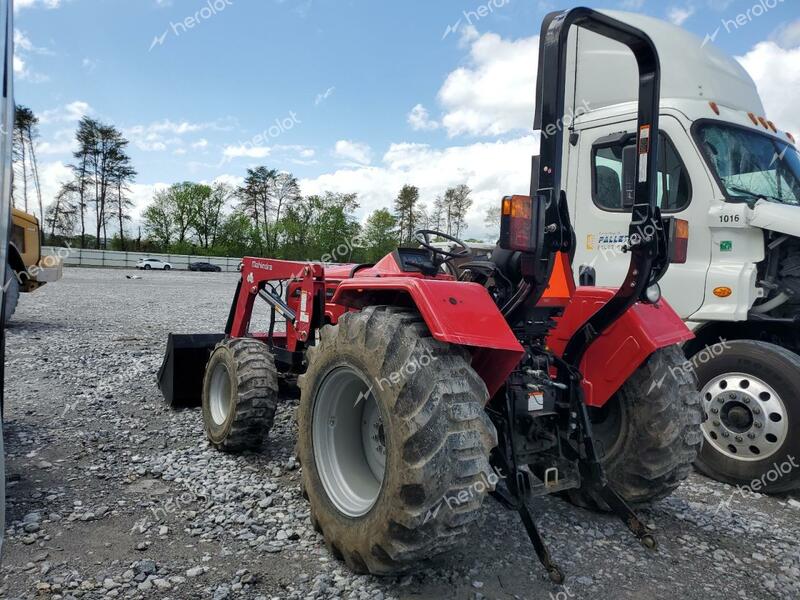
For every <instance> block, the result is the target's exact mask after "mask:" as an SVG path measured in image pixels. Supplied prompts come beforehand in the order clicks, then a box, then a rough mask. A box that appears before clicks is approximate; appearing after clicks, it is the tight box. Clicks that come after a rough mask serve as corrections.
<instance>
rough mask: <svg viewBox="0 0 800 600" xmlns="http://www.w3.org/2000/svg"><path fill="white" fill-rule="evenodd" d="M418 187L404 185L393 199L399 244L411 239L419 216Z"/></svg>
mask: <svg viewBox="0 0 800 600" xmlns="http://www.w3.org/2000/svg"><path fill="white" fill-rule="evenodd" d="M418 204H419V188H417V187H415V186H413V185H404V186H403V189H401V190H400V193H399V194H398V195H397V198H395V201H394V217H395V219H396V221H397V227H398V236H397V237H398V239H399V241H400V243H401V244H405V243H408V242H410V241H411V239H412V238H413V237H414V230H415V229H416V228H417V219H418V218H419V216H420V215H419V207H418Z"/></svg>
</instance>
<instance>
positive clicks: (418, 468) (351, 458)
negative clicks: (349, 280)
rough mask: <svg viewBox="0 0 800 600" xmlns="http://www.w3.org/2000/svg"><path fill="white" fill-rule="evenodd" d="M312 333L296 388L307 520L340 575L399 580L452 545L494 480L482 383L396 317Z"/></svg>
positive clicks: (458, 353)
mask: <svg viewBox="0 0 800 600" xmlns="http://www.w3.org/2000/svg"><path fill="white" fill-rule="evenodd" d="M320 334H321V335H320V339H319V341H318V343H317V345H316V346H314V347H312V348H310V349H309V351H308V370H307V371H306V373H305V374H304V375H303V376H301V378H300V381H299V383H300V388H301V398H300V408H299V414H298V428H299V443H298V448H299V454H300V461H301V464H302V466H303V489H304V490H305V494H306V495H307V497H308V500H309V502H310V505H311V522H312V524H313V526H314V528H315V529H316V530H317V531H318V532H320V533H321V534H322V535H323V536H324V538H325V542H326V544H327V546H328V548H329V549H330V551H331V553H332V554H333V555H334V556H335V557H336V558H337V559H339V560H343V561H344V562H345V563H346V564H347V565H348V567H349V568H350V569H351V570H353V571H355V572H358V573H372V574H375V575H392V574H397V573H402V572H404V571H407V570H408V569H409V568H410V567H412V566H413V565H414V564H415V563H418V562H419V561H422V560H425V559H428V558H431V557H433V556H435V555H438V554H441V553H443V552H446V551H448V550H450V549H451V548H453V547H454V546H455V545H456V544H458V543H459V542H460V541H461V540H462V539H463V535H464V534H465V533H466V531H467V529H468V526H469V525H471V524H473V523H474V522H475V521H476V520H477V519H478V516H479V512H480V508H481V506H482V504H483V500H484V498H485V496H486V495H487V494H488V492H490V491H491V490H493V489H494V486H495V484H496V483H497V476H496V475H495V474H494V473H493V472H492V470H491V467H490V465H489V454H490V452H491V450H492V448H493V447H494V446H496V445H497V434H496V432H495V429H494V426H493V425H492V423H491V421H490V420H489V418H488V415H487V414H486V413H485V411H484V405H485V403H486V401H487V400H488V393H487V390H486V386H485V385H484V383H483V380H481V378H480V377H478V375H477V374H476V373H475V371H474V370H473V369H472V367H471V366H470V357H469V354H468V352H467V351H466V350H464V349H463V348H460V347H457V346H452V345H448V344H445V343H441V342H438V341H436V340H434V339H433V338H432V337H431V335H430V333H429V331H428V329H427V327H426V326H425V324H424V322H423V321H422V319H421V318H420V317H419V315H418V314H417V313H416V312H414V311H411V310H408V309H400V308H395V307H383V306H382V307H368V308H365V309H364V310H363V311H361V312H358V313H346V314H344V315H343V316H342V317H341V318H340V319H339V322H338V324H337V325H327V326H325V327H323V328H322V330H321V331H320Z"/></svg>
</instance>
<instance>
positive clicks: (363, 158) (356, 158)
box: [333, 140, 372, 165]
mask: <svg viewBox="0 0 800 600" xmlns="http://www.w3.org/2000/svg"><path fill="white" fill-rule="evenodd" d="M333 155H334V156H335V157H337V158H341V159H344V160H346V161H349V162H351V163H356V164H359V165H368V164H369V163H371V162H372V149H371V148H370V147H369V146H368V145H367V144H362V143H360V142H353V141H350V140H339V141H338V142H336V146H335V148H334V150H333Z"/></svg>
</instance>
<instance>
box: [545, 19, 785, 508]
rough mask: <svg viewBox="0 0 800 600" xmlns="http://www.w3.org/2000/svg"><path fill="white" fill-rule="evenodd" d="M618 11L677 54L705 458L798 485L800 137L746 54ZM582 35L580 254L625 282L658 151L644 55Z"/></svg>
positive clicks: (686, 255) (761, 478)
mask: <svg viewBox="0 0 800 600" xmlns="http://www.w3.org/2000/svg"><path fill="white" fill-rule="evenodd" d="M609 14H612V16H614V17H616V18H618V19H621V20H624V21H626V22H629V23H630V24H632V25H634V26H635V27H638V28H640V29H642V30H644V31H646V32H647V33H648V35H649V36H650V37H651V38H652V39H653V41H654V42H655V43H656V45H657V47H658V49H659V54H660V56H661V57H662V61H663V64H662V65H661V67H662V81H661V90H662V91H661V98H662V99H661V110H660V135H659V139H658V157H659V158H658V163H659V171H660V174H661V176H660V178H659V184H658V187H659V196H660V207H661V211H662V213H663V216H665V217H673V218H674V219H673V221H672V228H673V232H672V233H673V239H674V247H673V259H674V260H675V261H676V263H677V264H676V263H673V264H672V265H671V267H670V269H669V271H668V272H667V274H666V276H665V277H664V279H663V280H662V281H661V287H662V290H663V294H664V296H665V297H666V298H667V300H668V301H669V303H670V304H671V305H672V306H673V307H674V308H675V309H676V310H677V311H678V312H679V313H680V314H681V315H682V316H683V318H684V319H685V320H686V321H687V322H688V323H689V325H690V327H691V328H692V329H693V330H694V333H695V334H696V336H697V338H696V340H694V341H693V342H690V343H689V344H688V345H687V346H686V348H685V349H686V354H687V357H688V360H689V363H688V364H687V368H689V367H693V368H694V370H695V371H696V373H697V375H698V378H699V385H700V388H701V390H702V392H703V394H702V395H703V401H704V408H705V414H706V421H705V424H704V426H703V430H704V435H705V443H704V447H703V451H702V454H701V456H700V458H699V461H698V463H697V466H698V468H699V469H700V470H701V471H703V472H704V473H706V474H708V475H710V476H712V477H715V478H717V479H719V480H722V481H725V482H728V483H732V484H737V485H747V486H752V487H753V488H754V489H758V490H759V491H767V492H770V493H776V492H783V491H787V490H789V489H793V488H796V487H798V485H800V468H797V462H796V461H797V460H798V458H800V356H798V351H800V154H798V151H797V149H796V147H795V140H794V138H793V137H792V135H791V134H790V133H787V132H784V131H781V129H780V123H773V122H772V121H770V120H769V119H768V118H767V115H766V112H765V110H764V107H763V104H762V101H761V99H760V98H759V95H758V91H757V89H756V86H755V84H754V82H753V80H752V79H751V78H750V76H749V75H748V74H747V72H746V71H745V70H744V69H743V68H742V66H741V65H740V64H739V63H738V62H737V61H735V60H733V59H732V58H730V57H728V56H726V55H725V54H723V53H722V52H720V51H719V50H717V49H716V48H714V47H713V46H712V45H707V44H704V43H703V41H702V40H700V39H699V38H697V37H696V36H694V35H692V34H690V33H688V32H686V31H684V30H683V29H681V28H679V27H676V26H674V25H671V24H668V23H665V22H662V21H658V20H655V19H651V18H648V17H644V16H641V15H634V14H628V13H617V12H615V13H609ZM573 37H574V43H575V44H576V47H577V45H579V46H580V48H581V52H580V56H581V60H580V61H579V62H578V64H574V63H575V60H574V58H573V61H572V62H573V65H572V66H573V68H572V69H571V72H572V73H573V74H574V80H573V81H572V82H571V85H570V87H569V88H568V89H570V90H572V93H571V98H570V101H569V102H568V105H569V104H571V105H572V107H573V110H572V114H568V115H565V119H564V126H565V127H568V128H569V133H570V135H568V136H565V139H566V140H567V141H566V142H565V147H564V160H565V164H567V165H568V168H567V169H565V172H566V173H567V174H566V177H567V178H568V179H569V181H567V182H565V183H564V184H563V189H565V190H569V191H568V194H569V197H568V201H569V205H570V213H571V214H572V215H574V216H573V220H574V226H575V230H576V234H577V238H578V239H577V241H578V244H577V247H578V250H577V253H576V257H575V264H576V265H585V266H586V267H587V268H584V269H583V279H584V283H595V284H596V285H602V286H612V287H615V286H618V285H620V283H621V282H622V281H623V279H624V278H625V274H626V271H627V268H628V265H629V262H630V261H629V257H627V256H626V255H625V252H626V247H627V245H628V244H629V242H630V240H629V239H628V238H629V235H628V234H629V230H628V226H629V222H630V212H631V198H632V195H631V194H630V193H629V191H630V189H631V187H632V186H633V185H635V181H634V180H633V179H635V173H636V169H635V164H636V161H638V160H641V157H642V156H643V155H642V154H641V153H640V152H639V150H637V147H636V144H635V139H636V133H637V132H636V102H635V100H636V93H637V81H636V77H635V73H636V72H637V71H636V66H635V64H634V62H633V57H632V55H631V53H630V52H629V51H628V50H627V49H626V48H624V47H623V46H621V45H617V44H616V43H615V42H611V41H608V40H606V39H603V38H600V37H599V36H597V35H595V34H593V33H591V32H587V31H586V30H583V29H578V30H576V32H575V33H574V34H573ZM573 56H574V55H573ZM609 63H612V64H614V65H615V68H614V69H613V71H614V72H615V73H617V74H618V76H617V77H616V78H615V79H614V80H613V81H609V80H607V79H603V78H600V77H599V76H598V73H608V72H609V68H608V64H609ZM599 65H603V66H604V68H598V66H599ZM542 135H548V133H547V131H544V132H542ZM653 141H654V142H655V140H653ZM645 158H646V155H645ZM642 234H643V235H647V232H646V231H643V232H642ZM660 384H661V382H658V381H654V382H653V383H652V385H653V386H658V385H660ZM594 420H595V421H596V426H597V427H598V428H600V429H602V428H607V427H614V428H622V427H637V426H646V424H637V423H633V422H630V420H629V419H628V420H626V415H624V414H622V413H621V412H620V411H618V410H614V408H613V405H612V406H611V408H610V409H609V410H607V411H605V412H604V413H603V414H596V415H594ZM795 457H798V458H795ZM790 465H791V466H790ZM776 467H777V469H776ZM775 473H777V474H778V475H777V476H776V475H775Z"/></svg>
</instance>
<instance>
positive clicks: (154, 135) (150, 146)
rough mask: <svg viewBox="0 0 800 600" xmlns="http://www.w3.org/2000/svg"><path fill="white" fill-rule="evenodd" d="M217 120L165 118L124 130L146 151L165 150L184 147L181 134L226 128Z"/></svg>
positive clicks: (126, 134)
mask: <svg viewBox="0 0 800 600" xmlns="http://www.w3.org/2000/svg"><path fill="white" fill-rule="evenodd" d="M225 129H227V128H226V127H223V126H221V125H220V124H219V123H217V122H207V123H192V122H190V121H171V120H170V119H163V120H161V121H155V122H153V123H149V124H147V125H134V126H133V127H129V128H127V129H125V130H124V134H125V136H126V137H127V138H129V139H130V140H131V142H133V144H134V145H135V146H136V147H137V148H139V149H140V150H143V151H145V152H163V151H164V150H167V149H169V148H173V149H174V148H176V147H182V146H183V144H184V141H183V139H182V137H181V136H185V135H187V134H190V133H197V132H200V131H206V130H225Z"/></svg>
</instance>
